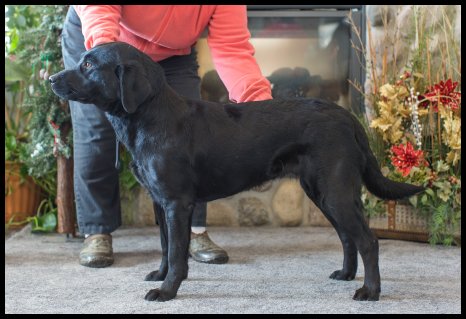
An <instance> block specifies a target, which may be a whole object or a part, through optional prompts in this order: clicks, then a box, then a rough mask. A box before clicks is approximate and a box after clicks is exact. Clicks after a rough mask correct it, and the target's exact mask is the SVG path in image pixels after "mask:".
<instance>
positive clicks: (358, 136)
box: [49, 42, 423, 301]
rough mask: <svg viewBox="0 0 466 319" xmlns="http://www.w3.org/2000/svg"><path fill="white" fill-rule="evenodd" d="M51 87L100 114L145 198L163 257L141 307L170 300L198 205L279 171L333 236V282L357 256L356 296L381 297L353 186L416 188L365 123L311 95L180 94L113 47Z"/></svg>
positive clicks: (397, 191) (372, 242)
mask: <svg viewBox="0 0 466 319" xmlns="http://www.w3.org/2000/svg"><path fill="white" fill-rule="evenodd" d="M49 80H50V83H51V85H52V89H53V91H54V92H55V94H57V95H58V96H59V97H61V98H63V99H67V100H75V101H79V102H82V103H92V104H95V105H96V106H97V107H99V108H100V109H102V110H103V111H105V112H106V114H107V117H108V119H109V121H110V123H111V124H112V126H113V128H114V129H115V132H116V135H117V138H118V139H119V140H120V141H121V142H123V143H124V145H125V146H126V148H127V149H128V150H129V152H130V153H131V155H132V157H133V162H132V165H131V166H132V169H133V171H134V174H135V176H136V177H137V179H138V181H139V182H140V183H141V184H142V185H143V186H144V187H145V188H146V189H147V190H148V191H149V193H150V195H151V197H152V199H153V201H154V208H155V211H156V215H157V220H158V221H159V223H160V237H161V242H162V254H163V257H162V262H161V264H160V268H159V269H158V270H156V271H153V272H151V273H149V274H148V275H147V276H146V278H145V280H151V281H162V280H163V284H162V286H161V288H160V289H152V290H150V291H149V292H148V293H147V295H146V296H145V299H146V300H157V301H166V300H170V299H172V298H174V297H175V296H176V294H177V291H178V288H179V287H180V285H181V282H182V281H183V280H184V279H185V278H186V277H187V275H188V247H189V241H190V226H191V216H192V210H193V205H194V204H195V203H196V202H207V201H211V200H214V199H218V198H222V197H226V196H230V195H233V194H236V193H238V192H241V191H243V190H246V189H250V188H252V187H254V186H258V185H260V184H262V183H264V182H265V181H268V180H271V179H275V178H279V177H283V176H294V177H297V178H299V180H300V182H301V186H302V188H303V189H304V191H305V192H306V194H307V196H309V198H310V199H311V200H313V201H314V203H315V204H316V205H317V206H318V207H319V208H320V209H321V210H322V212H323V213H324V214H325V216H326V217H327V218H328V219H329V220H330V222H331V223H332V225H333V226H334V227H335V229H336V231H337V233H338V236H339V237H340V239H341V242H342V244H343V251H344V259H343V268H342V269H341V270H337V271H335V272H333V273H332V274H331V275H330V278H333V279H337V280H352V279H354V277H355V274H356V268H357V253H358V251H359V253H360V254H361V257H362V260H363V262H364V269H365V276H364V285H363V286H362V288H360V289H358V290H356V293H355V294H354V297H353V299H355V300H378V299H379V294H380V274H379V265H378V249H379V248H378V241H377V238H376V237H375V236H374V235H373V234H372V232H371V230H370V229H369V227H368V225H367V223H366V222H365V220H364V216H363V213H362V203H361V199H360V194H361V185H362V183H364V184H365V185H366V187H367V188H368V189H369V190H370V191H371V192H372V193H373V194H375V195H377V196H379V197H381V198H386V199H398V198H403V197H407V196H410V195H413V194H416V193H418V192H420V191H422V190H423V188H421V187H417V186H413V185H409V184H404V183H398V182H394V181H390V180H388V179H387V178H385V177H384V176H383V175H382V174H381V172H380V170H379V166H378V164H377V161H376V159H375V157H374V155H373V153H372V152H371V150H370V148H369V144H368V140H367V137H366V135H365V132H364V129H363V127H362V126H361V125H360V123H359V122H358V120H357V119H356V118H355V117H353V116H352V115H351V114H350V112H348V111H347V110H345V109H343V108H342V107H340V106H338V105H335V104H332V103H329V102H326V101H323V100H318V99H286V100H278V99H274V100H269V101H260V102H247V103H238V104H231V103H226V104H220V103H214V102H207V101H198V100H190V99H186V98H184V97H182V96H179V95H178V94H177V93H175V92H174V90H173V89H172V88H170V87H169V86H168V85H167V82H166V80H165V77H164V71H163V69H162V68H161V67H160V66H159V64H157V63H155V62H154V61H152V60H151V59H150V58H149V57H148V56H147V55H145V54H143V53H142V52H140V51H139V50H137V49H136V48H134V47H132V46H131V45H129V44H125V43H120V42H113V43H109V44H103V45H99V46H97V47H95V48H93V49H91V50H89V51H87V52H85V53H83V55H82V57H81V60H80V62H79V63H78V64H77V66H76V68H74V69H71V70H64V71H61V72H59V73H57V74H55V75H53V76H51V77H50V79H49Z"/></svg>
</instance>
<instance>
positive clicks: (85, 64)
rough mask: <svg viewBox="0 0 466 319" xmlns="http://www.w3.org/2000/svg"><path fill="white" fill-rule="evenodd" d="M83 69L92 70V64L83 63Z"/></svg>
mask: <svg viewBox="0 0 466 319" xmlns="http://www.w3.org/2000/svg"><path fill="white" fill-rule="evenodd" d="M83 67H84V68H85V69H90V68H91V67H92V64H90V63H89V62H84V63H83Z"/></svg>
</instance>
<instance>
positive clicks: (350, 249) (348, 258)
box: [300, 179, 358, 280]
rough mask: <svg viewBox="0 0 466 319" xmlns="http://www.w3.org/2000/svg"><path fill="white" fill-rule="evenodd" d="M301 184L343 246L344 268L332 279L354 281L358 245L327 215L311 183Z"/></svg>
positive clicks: (334, 274) (331, 276)
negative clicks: (333, 229)
mask: <svg viewBox="0 0 466 319" xmlns="http://www.w3.org/2000/svg"><path fill="white" fill-rule="evenodd" d="M300 182H301V186H302V188H303V190H304V192H305V193H306V195H307V196H308V197H309V198H310V199H311V200H312V201H313V202H314V204H315V205H316V206H317V207H318V208H319V209H320V210H321V211H322V213H323V214H324V216H325V217H326V218H327V219H328V221H329V222H330V223H331V224H332V226H333V227H334V228H335V230H336V232H337V234H338V237H339V238H340V241H341V244H342V246H343V268H342V269H340V270H335V271H334V272H333V273H332V274H331V275H330V278H332V279H336V280H353V279H354V277H355V276H356V271H357V269H358V250H357V249H356V245H355V244H354V242H353V240H352V239H351V237H350V236H349V235H348V234H347V233H346V232H345V230H344V229H343V228H341V227H340V226H339V225H338V224H337V222H336V221H335V219H334V218H332V216H330V215H329V214H327V213H326V209H324V208H323V207H322V205H321V201H320V200H319V198H318V197H317V194H316V193H315V192H314V190H313V188H312V186H310V185H309V183H307V181H305V180H303V179H300Z"/></svg>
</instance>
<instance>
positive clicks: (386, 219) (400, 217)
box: [369, 201, 429, 242]
mask: <svg viewBox="0 0 466 319" xmlns="http://www.w3.org/2000/svg"><path fill="white" fill-rule="evenodd" d="M369 227H370V228H371V229H372V230H373V232H374V234H375V235H376V236H377V237H378V238H390V239H401V240H411V241H420V242H428V240H429V232H428V224H427V219H426V218H425V217H422V216H421V215H420V214H418V213H417V212H416V209H415V208H414V207H413V206H411V205H405V204H403V203H397V202H396V201H388V202H387V214H386V215H385V216H377V217H371V218H369Z"/></svg>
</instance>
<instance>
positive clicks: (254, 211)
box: [122, 178, 330, 226]
mask: <svg viewBox="0 0 466 319" xmlns="http://www.w3.org/2000/svg"><path fill="white" fill-rule="evenodd" d="M122 211H123V224H126V225H140V226H145V225H154V223H155V219H154V213H153V211H152V204H151V200H150V198H149V196H148V194H147V192H146V191H144V190H142V189H141V188H139V187H138V188H137V189H135V190H134V191H133V192H132V193H131V194H130V196H126V197H123V199H122ZM207 225H208V226H309V225H313V226H329V225H330V223H329V222H328V221H327V220H326V219H325V217H324V216H323V215H322V213H321V212H320V210H319V209H318V208H317V207H316V206H315V205H314V203H313V202H312V201H311V200H310V199H309V198H308V197H307V196H306V195H305V194H304V191H303V190H302V188H301V186H300V185H299V181H298V180H294V179H288V178H286V179H279V180H275V181H272V182H268V183H265V184H264V185H262V186H260V187H257V188H255V189H252V190H248V191H244V192H242V193H239V194H236V195H234V196H230V197H227V198H224V199H219V200H215V201H212V202H209V203H208V204H207Z"/></svg>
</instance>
